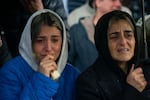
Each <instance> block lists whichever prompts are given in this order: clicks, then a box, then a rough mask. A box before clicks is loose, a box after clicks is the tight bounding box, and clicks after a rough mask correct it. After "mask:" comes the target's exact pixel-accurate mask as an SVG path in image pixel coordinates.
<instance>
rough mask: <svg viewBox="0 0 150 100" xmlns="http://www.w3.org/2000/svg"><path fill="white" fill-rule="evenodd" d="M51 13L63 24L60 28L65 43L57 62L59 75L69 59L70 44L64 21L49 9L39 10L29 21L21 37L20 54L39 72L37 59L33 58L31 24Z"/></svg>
mask: <svg viewBox="0 0 150 100" xmlns="http://www.w3.org/2000/svg"><path fill="white" fill-rule="evenodd" d="M47 12H48V13H51V15H52V16H51V17H52V18H54V17H53V16H55V17H56V18H57V19H58V21H59V22H58V23H61V25H60V27H62V30H63V31H62V38H63V43H62V48H61V53H60V56H59V58H58V61H57V70H58V72H59V73H61V72H62V71H63V70H64V67H65V65H66V62H67V57H68V44H67V39H66V38H67V37H66V30H65V25H64V23H63V21H62V19H61V18H60V17H59V16H58V15H57V14H56V13H55V12H53V11H51V10H48V9H42V10H38V11H37V12H35V13H34V14H33V15H32V16H31V17H30V18H29V20H28V22H27V24H26V26H25V28H24V30H23V32H22V36H21V40H20V43H19V53H20V55H21V56H22V57H23V58H24V59H25V61H26V62H27V63H28V64H29V65H30V66H31V67H32V69H33V70H37V68H38V66H39V65H38V63H37V62H36V59H35V58H34V56H33V51H32V40H31V24H32V20H33V19H34V18H35V17H36V16H38V15H40V14H42V13H47Z"/></svg>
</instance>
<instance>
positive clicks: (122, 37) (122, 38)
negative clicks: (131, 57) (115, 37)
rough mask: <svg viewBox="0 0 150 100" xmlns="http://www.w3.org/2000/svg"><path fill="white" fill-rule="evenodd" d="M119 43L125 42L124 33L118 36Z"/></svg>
mask: <svg viewBox="0 0 150 100" xmlns="http://www.w3.org/2000/svg"><path fill="white" fill-rule="evenodd" d="M119 43H120V45H125V44H126V43H127V40H126V38H125V36H124V35H121V36H120V39H119Z"/></svg>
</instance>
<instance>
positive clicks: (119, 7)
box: [115, 0, 122, 10]
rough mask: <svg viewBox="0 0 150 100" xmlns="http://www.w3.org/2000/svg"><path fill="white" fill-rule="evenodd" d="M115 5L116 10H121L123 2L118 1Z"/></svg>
mask: <svg viewBox="0 0 150 100" xmlns="http://www.w3.org/2000/svg"><path fill="white" fill-rule="evenodd" d="M115 5H116V9H118V10H120V9H121V7H122V2H121V0H116V3H115Z"/></svg>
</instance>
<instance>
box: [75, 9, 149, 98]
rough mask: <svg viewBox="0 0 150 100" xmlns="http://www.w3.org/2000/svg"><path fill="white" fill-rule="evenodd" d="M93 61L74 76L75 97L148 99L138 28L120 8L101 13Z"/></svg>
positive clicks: (96, 31)
mask: <svg viewBox="0 0 150 100" xmlns="http://www.w3.org/2000/svg"><path fill="white" fill-rule="evenodd" d="M94 38H95V45H96V48H97V50H98V52H99V57H98V59H97V60H96V62H95V63H94V64H93V65H92V66H91V67H89V68H88V69H87V70H85V71H84V72H83V73H82V74H81V75H80V76H79V77H78V79H77V84H76V86H77V100H150V96H149V95H148V94H150V89H148V87H149V86H148V85H149V82H148V80H147V79H146V78H145V76H144V75H145V74H144V72H143V69H142V68H141V66H138V67H137V66H136V65H135V64H136V61H137V57H136V56H137V52H138V51H137V47H138V41H137V32H136V27H135V23H134V20H133V19H132V17H131V16H130V15H129V14H127V13H125V12H122V11H112V12H110V13H107V14H105V15H104V16H102V17H101V18H100V19H99V21H98V23H97V25H96V28H95V36H94Z"/></svg>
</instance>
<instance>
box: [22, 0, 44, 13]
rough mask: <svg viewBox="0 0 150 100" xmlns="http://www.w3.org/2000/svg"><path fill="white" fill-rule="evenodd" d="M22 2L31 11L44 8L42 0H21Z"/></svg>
mask: <svg viewBox="0 0 150 100" xmlns="http://www.w3.org/2000/svg"><path fill="white" fill-rule="evenodd" d="M20 2H21V4H22V5H23V7H24V8H25V9H26V10H28V11H29V12H30V13H33V12H35V11H37V10H40V9H43V8H44V6H43V3H42V0H20Z"/></svg>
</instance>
